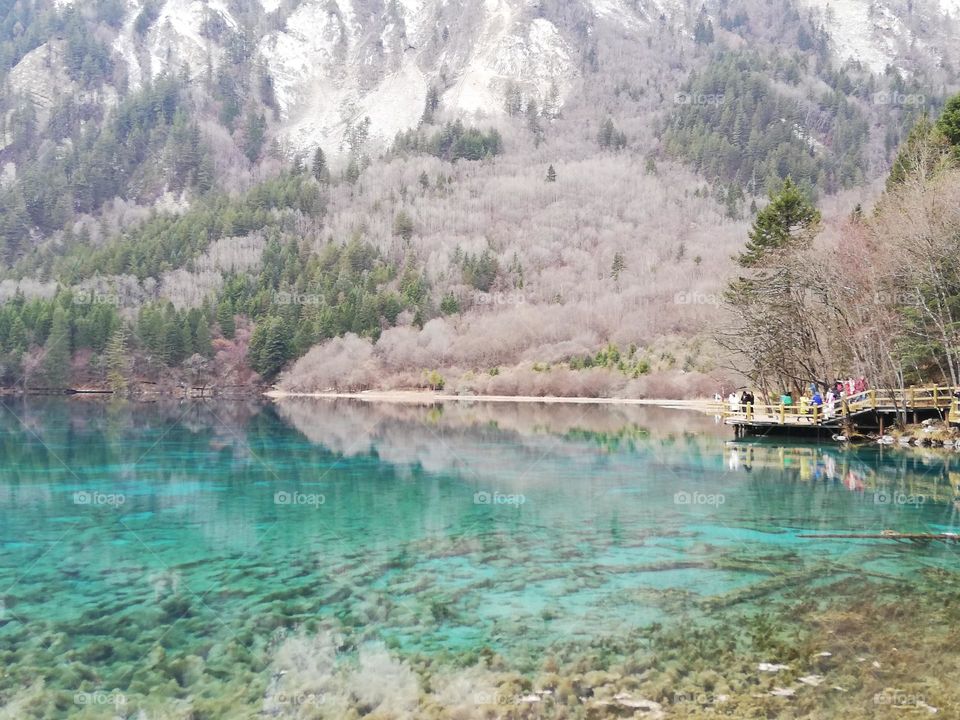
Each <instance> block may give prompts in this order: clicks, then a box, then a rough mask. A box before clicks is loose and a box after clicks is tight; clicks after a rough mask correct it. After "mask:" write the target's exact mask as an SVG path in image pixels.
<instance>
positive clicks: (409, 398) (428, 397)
mask: <svg viewBox="0 0 960 720" xmlns="http://www.w3.org/2000/svg"><path fill="white" fill-rule="evenodd" d="M263 394H264V396H266V397H268V398H270V399H272V400H284V399H287V398H317V399H325V400H337V399H341V400H342V399H346V400H363V401H365V402H393V403H411V404H429V403H434V402H486V403H511V402H514V403H544V404H551V405H559V404H570V405H652V406H656V407H665V408H670V409H674V410H697V411H700V412H713V411H715V410H716V409H717V401H716V400H712V399H708V398H701V399H696V400H667V399H664V398H603V397H584V396H573V397H563V396H558V395H545V396H537V395H453V394H449V393H442V392H434V391H430V390H364V391H362V392H289V391H286V390H277V389H272V390H268V391H266V392H265V393H263Z"/></svg>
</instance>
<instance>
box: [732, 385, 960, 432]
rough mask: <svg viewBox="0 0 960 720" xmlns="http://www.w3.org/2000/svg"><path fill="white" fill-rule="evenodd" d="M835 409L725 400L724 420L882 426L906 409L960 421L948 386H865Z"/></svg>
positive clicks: (758, 427)
mask: <svg viewBox="0 0 960 720" xmlns="http://www.w3.org/2000/svg"><path fill="white" fill-rule="evenodd" d="M832 410H833V411H832V412H831V411H830V408H828V407H827V406H825V405H821V406H814V405H811V406H810V407H809V408H806V409H803V408H801V406H800V405H784V404H782V403H779V404H775V405H773V404H762V403H758V404H753V405H747V406H746V407H744V406H741V405H738V406H737V409H736V410H734V409H732V408H731V407H730V405H729V404H728V403H726V402H725V403H724V404H723V411H722V416H723V421H724V423H726V424H727V425H733V426H735V427H737V428H738V430H742V431H744V432H753V433H763V432H764V431H765V430H768V429H779V428H784V429H787V428H796V429H798V430H826V429H832V430H839V429H841V428H843V427H844V426H846V425H847V424H848V423H852V424H863V425H864V426H870V427H879V429H881V430H882V429H883V427H884V423H885V421H887V422H886V424H887V426H889V425H890V424H892V422H893V421H894V419H895V418H896V416H897V414H898V413H901V412H904V411H905V412H906V413H907V415H908V417H911V416H912V418H913V420H914V421H917V420H918V419H926V418H929V417H945V418H947V419H948V420H949V421H950V422H953V423H955V424H960V406H958V402H957V399H956V398H955V397H954V388H952V387H949V386H930V387H911V388H906V389H904V390H866V391H864V392H861V393H858V394H856V395H853V396H851V397H845V398H843V399H841V400H837V401H835V402H834V404H833V408H832Z"/></svg>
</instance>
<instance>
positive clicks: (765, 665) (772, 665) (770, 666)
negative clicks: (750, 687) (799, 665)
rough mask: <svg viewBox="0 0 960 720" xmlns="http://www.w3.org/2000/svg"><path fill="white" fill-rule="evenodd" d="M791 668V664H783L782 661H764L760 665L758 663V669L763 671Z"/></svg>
mask: <svg viewBox="0 0 960 720" xmlns="http://www.w3.org/2000/svg"><path fill="white" fill-rule="evenodd" d="M789 669H790V666H789V665H782V664H780V663H766V662H762V663H760V664H759V665H757V670H761V671H763V672H780V671H781V670H789Z"/></svg>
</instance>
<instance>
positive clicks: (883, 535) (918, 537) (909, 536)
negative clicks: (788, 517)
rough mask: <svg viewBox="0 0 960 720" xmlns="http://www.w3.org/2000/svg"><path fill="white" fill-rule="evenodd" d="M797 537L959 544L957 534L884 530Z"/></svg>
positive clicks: (959, 539) (958, 535) (959, 537)
mask: <svg viewBox="0 0 960 720" xmlns="http://www.w3.org/2000/svg"><path fill="white" fill-rule="evenodd" d="M799 537H801V538H804V539H807V540H825V539H838V540H909V541H910V542H915V543H929V542H933V541H935V540H936V541H938V542H954V543H955V542H960V534H957V533H902V532H897V531H896V530H884V531H883V532H879V533H843V534H841V533H828V534H824V535H800V536H799Z"/></svg>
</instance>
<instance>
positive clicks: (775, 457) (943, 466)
mask: <svg viewBox="0 0 960 720" xmlns="http://www.w3.org/2000/svg"><path fill="white" fill-rule="evenodd" d="M727 468H728V470H729V471H730V472H733V473H737V474H742V473H756V472H762V478H761V479H759V480H758V482H757V484H756V489H757V492H759V493H764V488H763V485H764V484H768V483H769V480H770V477H771V473H772V474H773V476H774V477H780V478H782V479H784V480H789V481H796V482H803V483H810V484H812V485H814V486H815V485H824V486H836V487H842V488H845V489H846V490H847V491H849V492H851V493H870V494H873V493H875V492H877V491H883V492H891V493H893V492H895V493H899V494H901V495H902V496H905V497H907V498H918V497H922V498H923V503H924V504H929V503H934V504H940V505H947V506H948V507H949V508H950V511H949V513H948V515H949V517H944V518H943V521H944V522H949V523H953V522H955V521H956V520H957V517H958V510H960V506H958V504H957V499H958V498H960V457H958V456H957V455H955V454H953V453H951V452H937V451H922V450H917V449H914V448H908V449H892V448H885V447H883V446H866V447H856V448H846V449H844V448H840V447H834V446H820V445H768V444H760V443H756V444H750V443H736V444H731V445H730V447H728V449H727ZM763 471H765V472H763ZM767 494H770V495H775V494H776V493H773V492H771V493H767ZM879 504H886V501H885V500H881V501H879ZM803 510H804V511H805V512H813V508H812V507H810V506H805V507H804V508H803ZM811 517H816V514H812V515H811Z"/></svg>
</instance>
